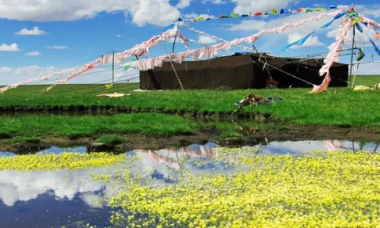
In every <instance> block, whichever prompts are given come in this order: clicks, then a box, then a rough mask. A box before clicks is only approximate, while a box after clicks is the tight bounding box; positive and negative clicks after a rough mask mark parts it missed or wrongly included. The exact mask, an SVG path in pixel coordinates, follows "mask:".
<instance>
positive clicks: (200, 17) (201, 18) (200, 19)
mask: <svg viewBox="0 0 380 228" xmlns="http://www.w3.org/2000/svg"><path fill="white" fill-rule="evenodd" d="M204 19H205V18H204V17H202V16H199V17H198V18H197V21H202V20H204Z"/></svg>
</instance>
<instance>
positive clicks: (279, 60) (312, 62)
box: [153, 52, 348, 71]
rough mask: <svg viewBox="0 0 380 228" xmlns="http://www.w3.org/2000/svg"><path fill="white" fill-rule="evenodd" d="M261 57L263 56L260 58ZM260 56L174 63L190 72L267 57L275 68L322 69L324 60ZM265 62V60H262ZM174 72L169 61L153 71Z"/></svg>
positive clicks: (239, 53) (341, 64)
mask: <svg viewBox="0 0 380 228" xmlns="http://www.w3.org/2000/svg"><path fill="white" fill-rule="evenodd" d="M260 55H261V56H260ZM260 55H258V54H255V53H251V52H237V53H235V54H233V55H228V56H221V57H217V58H213V59H208V60H198V61H183V62H182V63H181V64H178V63H173V64H174V67H175V69H176V70H177V71H188V70H202V69H210V68H211V69H215V68H225V67H228V68H234V67H239V66H244V65H248V64H252V63H254V62H256V63H258V64H263V62H262V61H261V62H259V59H260V57H261V58H262V57H266V59H267V61H268V64H270V65H273V66H275V67H279V68H280V67H282V66H285V65H287V64H289V63H291V62H294V63H297V64H298V65H304V66H305V65H306V66H314V67H322V66H323V64H324V63H323V60H324V59H321V58H316V59H310V58H309V59H302V58H288V57H276V56H272V55H268V54H266V53H260ZM262 60H264V59H262ZM347 65H348V64H344V63H334V64H333V66H332V67H339V66H347ZM156 70H160V71H172V70H173V68H172V66H171V64H170V62H169V61H165V62H164V64H163V65H162V67H156V68H155V69H153V71H156Z"/></svg>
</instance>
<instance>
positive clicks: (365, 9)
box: [355, 4, 380, 18]
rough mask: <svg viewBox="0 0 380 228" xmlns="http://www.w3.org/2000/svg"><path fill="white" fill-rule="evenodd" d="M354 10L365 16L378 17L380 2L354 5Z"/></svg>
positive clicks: (379, 14)
mask: <svg viewBox="0 0 380 228" xmlns="http://www.w3.org/2000/svg"><path fill="white" fill-rule="evenodd" d="M355 11H357V12H358V13H359V14H362V15H364V16H366V17H375V18H378V17H380V4H371V5H355Z"/></svg>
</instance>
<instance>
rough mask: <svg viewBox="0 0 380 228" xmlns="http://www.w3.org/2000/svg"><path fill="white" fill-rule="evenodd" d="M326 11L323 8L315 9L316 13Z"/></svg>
mask: <svg viewBox="0 0 380 228" xmlns="http://www.w3.org/2000/svg"><path fill="white" fill-rule="evenodd" d="M324 10H325V9H323V8H317V9H314V11H324Z"/></svg>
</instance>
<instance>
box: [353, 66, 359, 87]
mask: <svg viewBox="0 0 380 228" xmlns="http://www.w3.org/2000/svg"><path fill="white" fill-rule="evenodd" d="M359 64H360V63H359V62H358V66H357V67H356V72H355V76H354V80H353V81H352V82H351V83H352V84H351V85H352V86H351V87H354V86H355V81H356V75H357V74H358V70H359Z"/></svg>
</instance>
